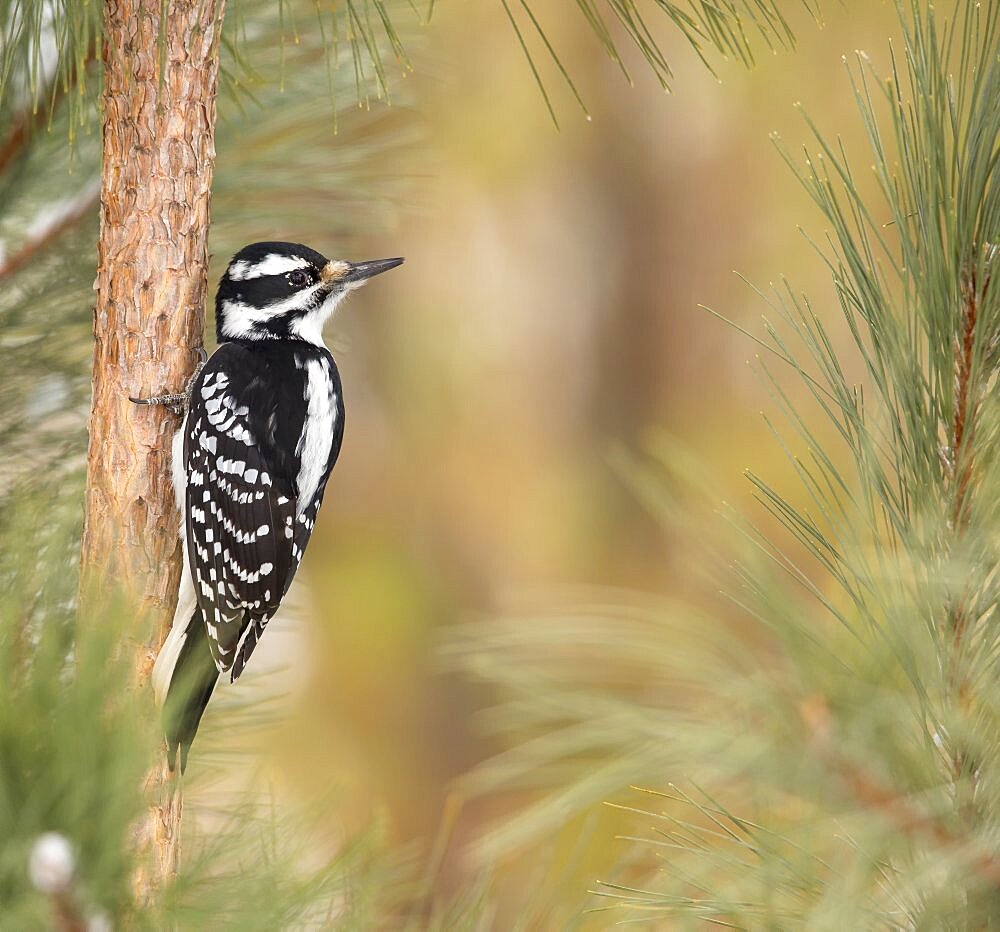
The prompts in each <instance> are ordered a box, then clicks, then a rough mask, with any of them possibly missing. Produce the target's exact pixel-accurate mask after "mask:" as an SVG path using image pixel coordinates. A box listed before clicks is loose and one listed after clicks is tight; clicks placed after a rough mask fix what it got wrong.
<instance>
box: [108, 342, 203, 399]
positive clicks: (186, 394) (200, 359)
mask: <svg viewBox="0 0 1000 932" xmlns="http://www.w3.org/2000/svg"><path fill="white" fill-rule="evenodd" d="M206 362H208V353H206V352H205V348H204V347H203V346H199V347H198V365H197V366H195V369H194V372H193V373H192V374H191V378H190V379H188V383H187V387H186V388H185V389H184V391H183V392H180V393H173V394H168V395H154V396H153V397H152V398H133V397H131V396H129V399H128V400H129V401H131V402H132V404H135V405H163V406H164V407H166V408H167V409H168V410H169V411H171V412H172V413H173V414H177V415H181V416H183V415H184V414H186V413H187V409H188V403H189V402H190V400H191V389H192V388H193V387H194V383H195V379H197V378H198V376H199V375H200V374H201V370H202V369H204V368H205V363H206Z"/></svg>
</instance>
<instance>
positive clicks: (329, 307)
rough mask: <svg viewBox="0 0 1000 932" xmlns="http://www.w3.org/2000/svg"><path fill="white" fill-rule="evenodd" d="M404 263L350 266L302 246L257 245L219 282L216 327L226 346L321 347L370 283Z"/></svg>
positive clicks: (391, 261) (388, 261) (240, 254)
mask: <svg viewBox="0 0 1000 932" xmlns="http://www.w3.org/2000/svg"><path fill="white" fill-rule="evenodd" d="M402 262H403V260H402V259H375V260H373V261H370V262H345V261H344V260H341V259H327V258H326V256H324V255H321V254H320V253H318V252H316V250H314V249H310V248H309V247H308V246H303V245H301V244H300V243H253V244H252V245H250V246H246V247H244V248H243V249H241V250H240V251H239V252H238V253H236V255H235V256H233V258H232V260H231V261H230V263H229V267H228V268H227V269H226V274H225V275H223V276H222V280H221V281H220V282H219V291H218V293H217V295H216V299H215V325H216V332H217V335H218V339H219V342H220V343H222V342H225V341H227V340H305V341H307V342H309V343H315V344H317V345H322V340H323V337H322V333H323V324H324V323H326V321H327V319H328V318H329V317H330V315H331V314H332V313H333V312H334V310H336V307H337V305H338V304H339V303H340V302H341V301H342V300H343V299H344V297H346V296H347V294H348V293H349V292H351V291H353V290H354V289H355V288H358V287H360V286H361V285H363V284H364V283H365V282H366V281H368V279H369V278H371V277H372V276H374V275H379V274H380V273H382V272H387V271H388V270H389V269H393V268H395V267H396V266H397V265H401V264H402Z"/></svg>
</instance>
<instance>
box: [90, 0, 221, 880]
mask: <svg viewBox="0 0 1000 932" xmlns="http://www.w3.org/2000/svg"><path fill="white" fill-rule="evenodd" d="M224 7H225V0H171V2H170V3H169V4H161V0H105V3H104V46H103V52H102V58H103V64H104V94H103V142H104V150H103V172H102V180H101V227H100V243H99V249H98V269H97V279H96V281H95V283H94V287H95V289H96V291H97V301H96V307H95V310H94V341H95V349H94V370H93V401H92V407H91V414H90V421H89V431H90V446H89V451H88V469H87V489H86V500H85V522H84V533H83V546H82V554H81V566H82V589H81V592H82V593H83V599H84V603H85V606H87V607H89V608H90V610H98V611H99V610H100V607H101V603H102V602H103V601H104V600H105V599H106V595H107V593H108V592H109V591H110V589H111V588H112V587H113V588H114V589H115V590H116V591H119V592H122V593H124V595H125V598H126V600H127V602H128V604H129V609H130V611H131V612H132V615H131V617H133V618H134V619H135V628H134V632H135V649H136V679H137V686H138V687H140V688H142V687H145V685H146V684H147V682H148V678H149V673H150V670H151V667H152V662H153V659H154V658H155V654H156V651H157V650H158V649H159V647H160V645H161V644H162V641H163V639H164V637H165V636H166V632H167V630H168V627H169V624H170V620H171V616H172V613H173V610H174V603H175V600H176V594H177V588H178V584H179V579H180V571H181V548H180V545H179V540H178V534H177V532H178V521H177V510H176V505H175V503H174V496H173V491H172V488H171V483H170V440H171V436H172V434H173V432H174V431H175V430H176V429H177V427H178V419H177V417H176V415H174V414H171V413H170V412H169V411H167V410H166V409H164V408H159V407H139V406H136V405H133V404H132V403H131V402H130V401H129V396H130V395H131V396H137V397H147V396H150V395H156V394H163V393H166V392H176V391H181V390H183V388H184V386H185V384H186V381H187V379H188V378H189V376H190V375H191V372H192V371H193V369H194V367H195V364H196V360H197V355H196V351H197V348H198V347H200V346H201V344H202V336H203V330H204V301H205V290H206V274H207V265H208V224H209V202H210V197H211V187H212V173H213V168H214V162H215V143H214V139H215V115H216V107H215V100H216V87H217V79H218V68H219V31H220V26H221V20H222V16H223V12H224ZM161 12H164V14H165V15H164V17H163V19H162V21H161ZM102 590H103V591H104V593H105V595H104V596H98V597H95V595H94V594H95V593H99V592H101V591H102ZM88 603H89V605H88ZM150 708H152V704H150ZM147 788H148V790H149V792H150V810H149V813H148V817H147V820H146V824H145V825H144V826H140V827H139V829H138V836H139V838H138V840H139V843H140V844H141V846H142V847H143V848H144V852H143V853H144V854H146V855H148V856H149V865H150V866H149V868H148V870H147V871H146V872H144V874H143V876H142V877H140V878H139V879H138V881H137V887H138V889H137V893H138V894H139V896H140V897H141V898H142V899H146V898H148V897H149V895H150V894H151V892H152V891H153V890H155V889H156V887H157V886H159V885H160V884H161V883H162V882H163V881H164V880H165V879H167V878H168V877H169V876H171V875H172V874H173V873H174V872H175V870H176V858H177V850H178V849H177V838H178V829H179V822H180V799H179V796H175V795H174V793H173V792H172V788H171V786H170V780H169V779H168V774H167V770H166V766H165V761H164V762H163V763H161V764H158V765H157V766H156V767H154V769H153V770H152V771H151V773H150V775H149V778H148V780H147Z"/></svg>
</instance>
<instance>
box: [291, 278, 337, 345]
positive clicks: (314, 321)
mask: <svg viewBox="0 0 1000 932" xmlns="http://www.w3.org/2000/svg"><path fill="white" fill-rule="evenodd" d="M346 296H347V292H346V291H336V292H334V293H333V294H331V295H330V296H329V297H327V299H326V300H325V301H324V302H323V303H322V304H321V305H320V306H319V307H317V308H316V309H315V310H312V311H310V312H309V313H308V314H303V315H302V316H301V317H297V318H296V319H295V320H294V321H293V322H292V323H291V324H290V325H289V327H288V329H289V330H290V331H291V332H292V333H294V334H295V336H297V337H298V338H299V339H300V340H305V342H306V343H312V344H313V346H322V347H324V348H325V347H326V344H325V343H324V342H323V327H324V326H325V325H326V322H327V321H328V320H329V319H330V318H331V317H333V314H334V311H336V310H337V307H338V305H339V304H340V302H341V301H343V300H344V298H345V297H346Z"/></svg>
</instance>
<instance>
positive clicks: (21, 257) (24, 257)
mask: <svg viewBox="0 0 1000 932" xmlns="http://www.w3.org/2000/svg"><path fill="white" fill-rule="evenodd" d="M99 200H100V194H99V192H98V191H94V192H93V193H90V192H84V194H83V195H82V196H81V197H78V198H77V202H76V203H75V204H73V205H72V206H71V207H70V208H69V209H68V210H66V211H64V212H63V213H62V214H61V215H60V216H59V217H58V218H57V219H56V220H55V221H53V222H52V223H50V224H48V225H47V226H46V227H45V228H44V229H43V230H41V231H40V232H39V233H38V234H36V235H35V236H34V237H32V238H31V239H29V240H28V241H27V242H25V243H22V244H21V247H20V248H19V249H18V250H17V252H15V253H13V255H10V256H7V257H5V258H4V260H3V261H2V262H0V282H2V281H3V280H4V279H6V278H10V277H11V276H12V275H14V274H15V273H16V272H18V271H19V270H21V269H23V268H25V267H26V266H27V265H28V264H29V263H30V262H31V261H32V259H34V258H35V257H36V256H37V255H38V254H39V253H42V252H44V251H45V250H46V249H49V248H50V247H51V246H53V245H55V243H56V242H58V240H59V239H60V238H61V237H62V236H64V235H65V234H66V233H68V232H70V231H71V230H74V229H76V228H77V227H78V226H79V225H80V223H81V222H82V221H84V220H86V219H87V218H88V217H92V216H93V212H94V209H95V208H96V207H97V206H98V203H99Z"/></svg>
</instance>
